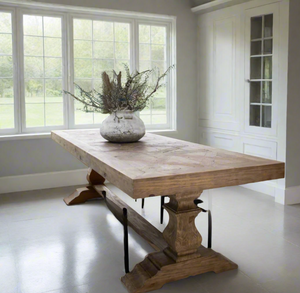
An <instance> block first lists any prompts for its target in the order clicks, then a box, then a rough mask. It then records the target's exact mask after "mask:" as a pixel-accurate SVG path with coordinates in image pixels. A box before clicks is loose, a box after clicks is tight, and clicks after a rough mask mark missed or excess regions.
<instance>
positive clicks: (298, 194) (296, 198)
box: [285, 185, 300, 205]
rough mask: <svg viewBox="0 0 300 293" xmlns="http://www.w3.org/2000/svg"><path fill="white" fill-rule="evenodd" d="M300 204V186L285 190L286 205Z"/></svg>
mask: <svg viewBox="0 0 300 293" xmlns="http://www.w3.org/2000/svg"><path fill="white" fill-rule="evenodd" d="M299 203H300V185H298V186H293V187H287V188H286V190H285V204H287V205H291V204H299Z"/></svg>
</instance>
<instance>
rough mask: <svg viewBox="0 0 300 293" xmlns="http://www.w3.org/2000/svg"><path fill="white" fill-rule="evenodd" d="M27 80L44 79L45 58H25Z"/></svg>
mask: <svg viewBox="0 0 300 293" xmlns="http://www.w3.org/2000/svg"><path fill="white" fill-rule="evenodd" d="M24 74H25V78H26V79H27V78H42V77H44V64H43V57H24Z"/></svg>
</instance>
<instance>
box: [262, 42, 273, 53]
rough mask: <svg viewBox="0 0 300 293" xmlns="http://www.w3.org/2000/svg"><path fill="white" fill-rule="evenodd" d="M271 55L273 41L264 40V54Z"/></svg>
mask: <svg viewBox="0 0 300 293" xmlns="http://www.w3.org/2000/svg"><path fill="white" fill-rule="evenodd" d="M272 53H273V40H265V41H264V54H272Z"/></svg>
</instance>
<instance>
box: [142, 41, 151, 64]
mask: <svg viewBox="0 0 300 293" xmlns="http://www.w3.org/2000/svg"><path fill="white" fill-rule="evenodd" d="M140 60H150V45H148V44H140Z"/></svg>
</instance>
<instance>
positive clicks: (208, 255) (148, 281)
mask: <svg viewBox="0 0 300 293" xmlns="http://www.w3.org/2000/svg"><path fill="white" fill-rule="evenodd" d="M197 253H198V254H200V255H201V256H200V257H198V258H194V259H190V260H186V261H181V262H176V261H175V260H174V259H173V258H171V257H170V256H168V255H166V254H165V253H164V252H163V251H160V252H154V253H150V254H148V255H147V256H146V258H145V259H144V260H143V261H142V262H140V263H139V264H137V265H136V266H135V267H134V269H133V270H132V271H131V272H130V273H128V274H126V275H125V276H123V277H122V279H121V280H122V283H123V284H124V285H125V287H126V288H127V290H128V291H129V292H131V293H140V292H148V291H152V290H156V289H159V288H161V287H162V286H163V285H164V284H166V283H169V282H172V281H176V280H180V279H184V278H187V277H190V276H195V275H199V274H203V273H207V272H215V273H221V272H224V271H229V270H234V269H237V268H238V266H237V264H235V263H234V262H232V261H230V260H229V259H227V258H226V257H224V256H223V255H222V254H220V253H217V252H215V251H214V250H212V249H207V248H205V247H203V246H201V247H200V248H199V249H198V251H197Z"/></svg>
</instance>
